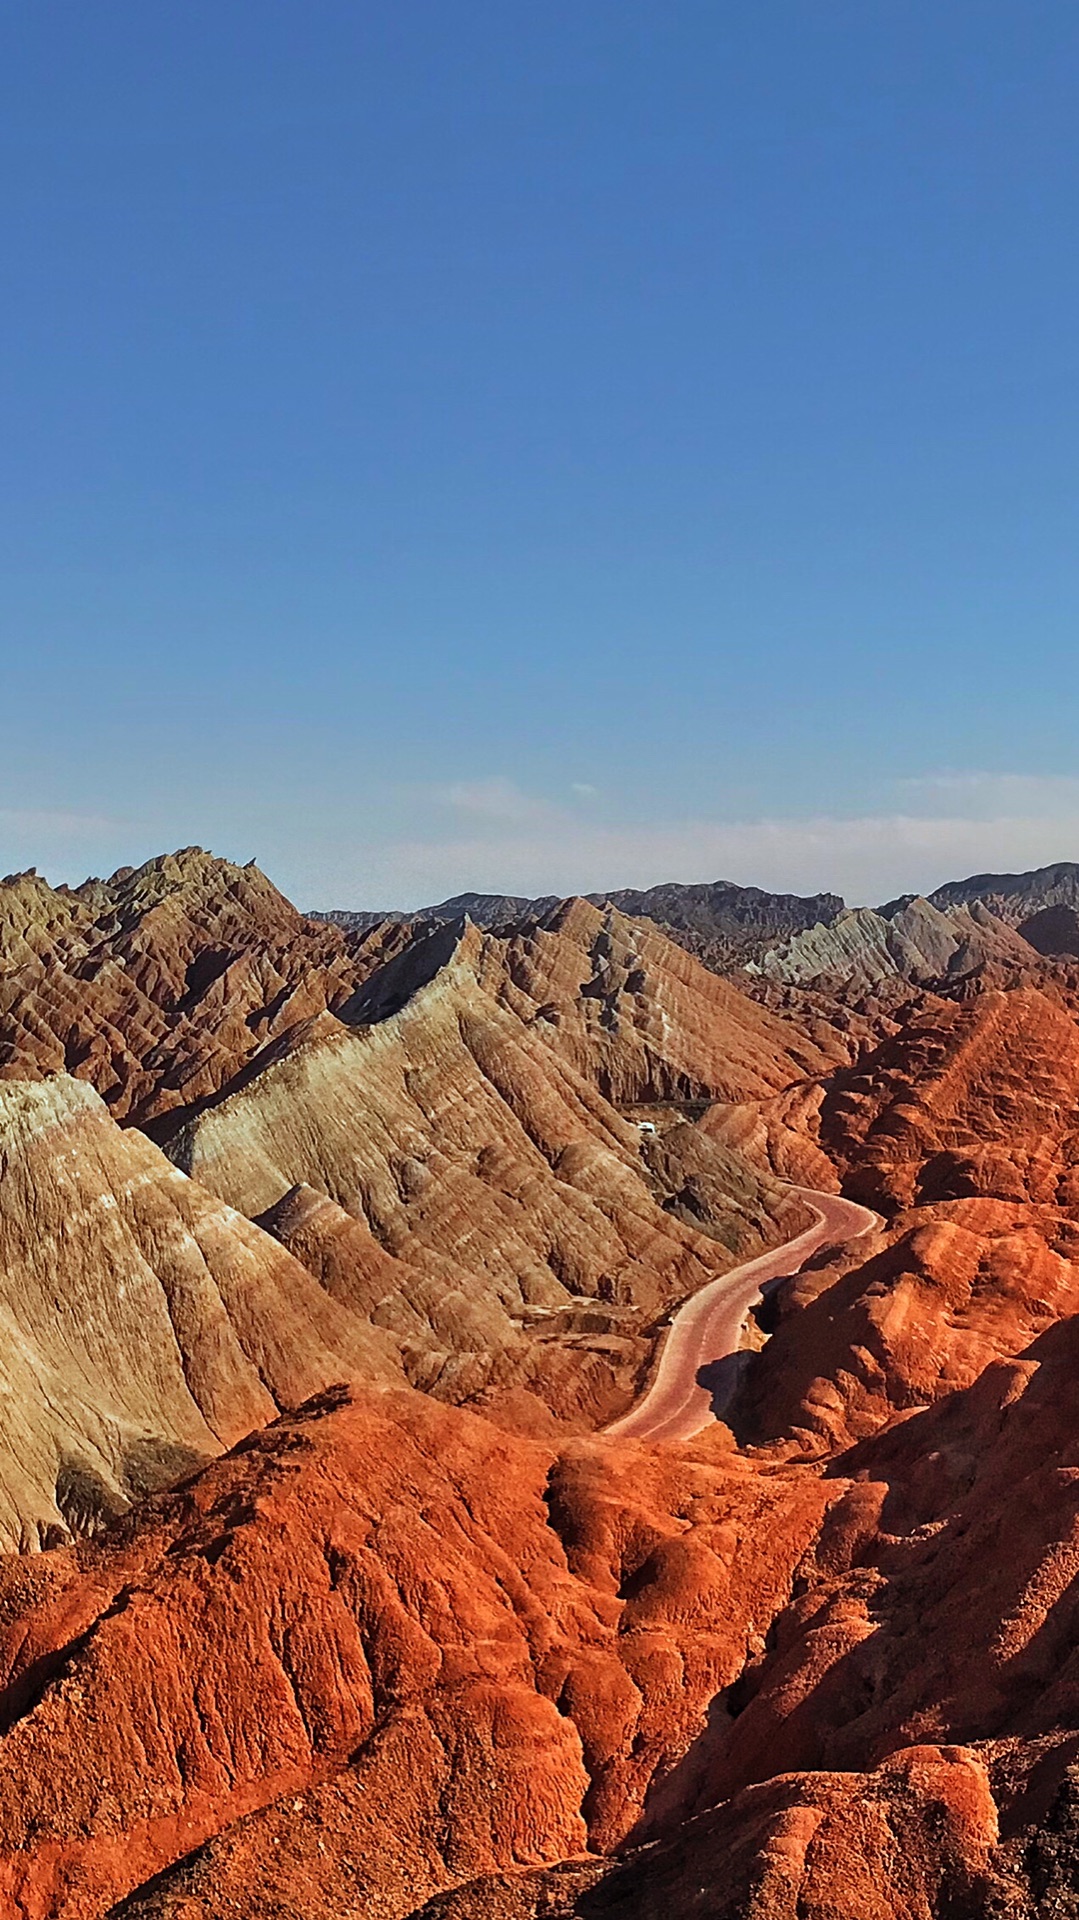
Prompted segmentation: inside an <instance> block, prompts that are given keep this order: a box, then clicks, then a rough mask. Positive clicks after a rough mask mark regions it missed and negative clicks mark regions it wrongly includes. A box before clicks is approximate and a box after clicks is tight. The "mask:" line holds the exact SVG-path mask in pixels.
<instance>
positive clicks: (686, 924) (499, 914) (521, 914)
mask: <svg viewBox="0 0 1079 1920" xmlns="http://www.w3.org/2000/svg"><path fill="white" fill-rule="evenodd" d="M581 897H582V898H583V899H585V900H587V901H588V902H589V903H590V905H592V906H594V907H606V906H611V907H616V908H617V909H618V911H619V912H620V913H626V914H629V915H630V916H631V917H632V918H633V919H636V920H653V921H655V923H656V925H657V926H659V927H662V929H663V931H664V932H665V933H667V934H669V935H670V936H671V938H672V939H674V940H676V941H677V942H678V944H679V946H683V947H686V948H688V950H689V951H690V952H691V953H696V954H698V955H699V956H700V958H701V959H704V960H706V961H707V962H708V963H709V964H710V965H711V966H713V967H716V966H737V965H739V964H741V963H742V962H744V961H745V960H749V959H752V958H754V957H755V956H756V955H757V954H759V953H761V952H764V951H766V950H767V948H768V947H770V946H772V945H774V944H776V943H777V942H779V941H781V940H784V939H786V938H788V937H789V936H790V935H791V934H795V933H799V932H802V931H803V930H804V929H806V928H808V927H814V926H818V925H820V924H821V923H824V924H825V925H830V924H831V922H832V921H833V920H835V919H836V918H837V916H838V915H839V914H840V913H842V911H843V907H844V902H843V900H842V898H841V897H840V895H839V894H837V893H817V894H811V895H808V896H802V895H800V894H795V893H769V892H767V891H766V890H765V889H764V888H762V887H739V886H736V885H735V883H734V882H733V881H731V880H710V881H696V882H691V883H682V882H680V881H666V882H664V883H663V884H661V885H659V886H655V887H647V888H644V889H639V888H636V887H621V888H614V889H611V890H609V891H606V892H604V891H600V892H597V893H586V894H584V895H582V896H581ZM558 904H559V896H558V895H557V894H544V895H542V896H541V897H539V898H538V899H535V900H531V899H527V898H525V897H524V896H522V895H519V894H508V893H458V894H454V896H453V898H452V899H450V900H442V901H440V902H439V904H438V905H437V906H433V907H418V908H416V909H415V911H413V912H406V911H401V910H398V909H393V910H390V911H388V912H386V913H370V912H361V911H357V912H350V911H349V910H347V909H344V910H333V909H331V910H328V911H321V912H312V913H311V914H309V916H308V917H309V918H310V919H312V920H325V921H329V922H330V923H331V924H332V925H334V926H337V927H342V928H344V929H345V930H347V931H350V932H361V933H366V932H367V931H369V929H370V928H371V927H374V926H378V925H380V924H381V923H383V922H385V921H387V920H390V921H406V920H407V921H412V922H421V923H422V922H427V921H452V920H460V919H461V918H462V917H463V916H464V915H465V914H467V915H468V918H469V919H470V920H471V921H472V922H473V924H474V925H475V926H477V927H483V928H484V929H485V930H487V931H490V930H493V929H494V928H496V927H505V926H510V925H513V924H515V923H517V922H520V921H523V920H541V919H543V917H544V916H545V915H546V914H548V913H550V912H551V910H552V909H553V908H554V907H556V906H558Z"/></svg>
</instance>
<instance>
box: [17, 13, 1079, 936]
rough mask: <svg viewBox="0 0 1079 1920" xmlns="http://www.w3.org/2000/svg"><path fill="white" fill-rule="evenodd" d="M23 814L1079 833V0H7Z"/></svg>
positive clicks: (289, 849) (1020, 835)
mask: <svg viewBox="0 0 1079 1920" xmlns="http://www.w3.org/2000/svg"><path fill="white" fill-rule="evenodd" d="M0 55H2V57H0V99H2V110H0V402H2V418H3V432H2V435H0V489H2V495H3V498H2V511H0V656H2V658H0V664H2V668H3V674H2V682H0V685H2V690H3V698H2V700H0V871H6V870H7V869H9V868H13V867H18V866H22V865H25V864H28V863H30V862H36V864H37V865H38V866H39V867H40V868H41V870H42V871H44V872H46V873H47V874H49V876H50V877H52V878H55V879H61V878H66V879H69V880H74V879H78V878H81V877H82V876H83V875H84V874H85V873H87V872H89V871H97V872H101V871H107V870H110V869H111V868H112V867H113V866H115V865H117V864H119V863H121V862H129V861H137V860H139V859H142V858H145V857H146V856H147V855H149V854H150V853H152V852H155V851H159V850H161V849H162V848H165V847H171V846H176V845H182V844H186V843H189V842H196V841H197V842H199V843H201V844H203V845H210V846H212V847H213V848H214V849H215V850H216V851H218V852H220V853H224V854H228V855H230V856H232V857H235V858H240V859H248V858H251V857H252V856H254V857H257V858H258V859H259V861H260V863H261V864H262V865H263V866H264V867H265V868H266V869H267V871H269V872H270V873H271V874H272V875H273V877H274V878H275V879H277V880H278V882H279V883H280V884H281V885H283V886H284V887H285V889H286V891H288V892H289V893H290V894H291V896H292V897H293V898H295V899H296V900H297V901H298V902H299V903H300V904H301V905H318V904H322V905H329V904H337V905H380V904H404V905H409V904H417V903H419V902H420V901H422V900H429V899H433V898H439V897H442V896H443V895H445V894H448V893H451V892H454V891H457V890H458V889H460V888H463V887H468V886H475V887H479V888H483V889H494V888H498V889H506V890H512V891H521V892H538V891H543V892H547V891H554V892H561V891H569V890H572V889H584V888H593V887H598V886H602V885H612V886H615V885H632V884H641V885H643V884H649V883H651V882H654V881H657V880H661V879H668V878H678V879H711V878H716V877H720V876H723V877H729V878H733V879H736V880H740V881H746V882H748V881H756V882H757V883H758V884H762V885H768V886H782V887H789V888H794V889H797V890H802V891H808V890H815V889H817V888H819V887H825V886H829V887H834V888H836V889H837V890H839V891H841V892H844V893H846V894H847V895H848V897H852V898H856V899H873V898H883V897H885V896H886V895H888V894H890V893H893V892H895V891H897V890H899V889H901V888H907V887H915V886H924V887H926V888H927V889H928V888H929V887H931V886H933V885H936V884H938V883H939V882H940V881H941V880H942V879H944V878H945V877H948V876H950V875H955V874H958V873H962V872H969V871H972V870H975V869H978V868H981V867H985V866H1023V865H1030V864H1035V863H1038V862H1040V861H1043V860H1049V859H1060V858H1076V857H1079V754H1077V749H1076V737H1077V724H1076V723H1077V720H1079V699H1077V692H1079V689H1077V666H1076V661H1077V652H1079V649H1077V640H1079V537H1077V536H1079V461H1077V454H1079V244H1077V240H1076V235H1077V233H1079V122H1077V119H1076V113H1075V102H1076V99H1077V97H1079V13H1077V12H1076V9H1075V8H1074V6H1073V5H1071V4H1070V0H1056V3H1055V4H1042V3H1040V0H1013V3H1011V4H1006V5H1005V4H1001V3H1000V0H950V4H949V5H948V6H947V7H942V6H941V5H940V4H939V0H753V4H752V5H751V6H745V5H737V6H736V5H733V4H727V3H726V0H650V3H649V4H641V3H640V0H584V4H581V0H577V3H576V4H574V5H572V6H571V5H569V4H562V0H548V3H547V4H545V5H543V6H541V7H537V6H536V5H535V4H534V0H531V3H530V4H527V5H525V4H522V3H520V0H497V4H495V0H470V3H468V4H466V3H465V0H406V4H404V5H396V6H390V5H374V4H367V3H366V0H305V4H304V5H303V6H300V5H298V4H296V0H260V4H259V5H258V6H257V7H253V6H251V5H250V4H244V5H241V4H239V0H214V4H213V5H210V4H204V0H182V4H180V0H156V3H155V5H153V6H152V7H147V6H145V5H136V4H135V0H123V4H118V3H117V0H96V4H95V5H94V6H93V7H87V6H86V5H85V4H78V5H76V4H74V0H62V3H61V0H13V4H12V5H11V6H10V7H8V8H7V9H5V12H4V17H3V20H2V22H0Z"/></svg>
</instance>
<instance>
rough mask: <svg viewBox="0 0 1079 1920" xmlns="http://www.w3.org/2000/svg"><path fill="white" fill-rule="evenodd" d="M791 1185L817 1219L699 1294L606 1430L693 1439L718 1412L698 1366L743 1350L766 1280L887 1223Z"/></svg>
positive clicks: (682, 1310)
mask: <svg viewBox="0 0 1079 1920" xmlns="http://www.w3.org/2000/svg"><path fill="white" fill-rule="evenodd" d="M791 1192H792V1193H796V1194H797V1195H798V1197H799V1199H800V1200H804V1201H805V1202H806V1204H807V1205H808V1206H810V1207H811V1208H812V1209H813V1212H814V1213H815V1214H816V1216H817V1219H816V1223H815V1225H813V1226H811V1227H807V1228H806V1230H805V1232H804V1233H800V1234H797V1235H796V1236H795V1238H794V1239H793V1240H786V1241H784V1243H783V1245H782V1246H781V1247H772V1248H771V1249H770V1250H769V1251H768V1252H767V1253H762V1254H760V1255H759V1256H758V1258H757V1259H756V1260H747V1261H746V1262H745V1263H744V1264H743V1265H742V1266H740V1267H733V1268H732V1269H731V1271H730V1273H724V1274H721V1275H720V1276H719V1278H718V1280H711V1281H709V1283H708V1285H707V1286H706V1287H702V1288H701V1290H700V1292H699V1293H694V1294H691V1296H690V1298H689V1299H688V1300H687V1301H685V1303H684V1305H682V1306H681V1307H679V1308H678V1311H677V1312H676V1314H675V1316H674V1319H673V1320H672V1321H671V1325H670V1330H669V1332H668V1334H667V1339H666V1341H665V1343H664V1347H663V1351H662V1353H661V1354H660V1358H659V1365H658V1366H657V1368H656V1371H655V1375H654V1377H653V1380H652V1384H651V1386H650V1387H649V1388H648V1389H647V1391H646V1392H645V1393H644V1394H642V1396H641V1398H640V1399H639V1400H638V1401H637V1403H636V1405H635V1406H633V1407H631V1408H630V1410H629V1412H628V1413H624V1414H623V1415H622V1418H621V1419H620V1420H615V1421H613V1422H612V1424H611V1425H610V1426H609V1427H606V1428H604V1432H605V1433H608V1434H617V1435H618V1437H619V1439H625V1440H690V1439H692V1437H693V1435H694V1434H695V1433H699V1432H700V1431H701V1428H702V1427H706V1426H708V1424H709V1423H710V1421H712V1420H713V1419H715V1417H716V1415H715V1412H714V1409H713V1405H712V1398H713V1394H712V1390H710V1389H709V1388H708V1387H702V1386H700V1385H699V1384H698V1380H697V1374H698V1372H699V1371H700V1369H701V1368H702V1367H705V1366H709V1365H711V1364H714V1362H716V1361H717V1360H725V1359H726V1358H727V1357H728V1355H730V1354H733V1353H737V1352H738V1350H739V1345H738V1343H739V1340H740V1339H741V1334H742V1327H743V1325H744V1323H745V1319H746V1315H747V1314H748V1312H749V1309H750V1307H751V1306H752V1305H753V1304H754V1302H755V1301H756V1300H757V1298H758V1297H759V1295H760V1291H761V1288H762V1287H763V1286H765V1285H766V1284H767V1282H768V1281H769V1280H775V1279H777V1278H778V1277H779V1276H780V1275H781V1274H793V1273H797V1272H798V1271H799V1269H800V1268H801V1267H802V1266H804V1264H805V1262H806V1261H807V1260H808V1259H809V1256H810V1254H811V1253H816V1252H817V1250H818V1248H820V1247H823V1246H840V1245H843V1244H844V1243H845V1242H846V1241H848V1240H859V1239H861V1237H862V1235H863V1234H865V1233H869V1232H870V1231H871V1229H872V1228H874V1227H877V1226H879V1225H880V1219H879V1216H878V1215H877V1214H875V1213H871V1212H870V1210H869V1208H868V1207H859V1206H857V1205H856V1204H855V1202H854V1201H853V1200H843V1199H841V1198H840V1196H839V1194H838V1193H817V1192H816V1191H815V1190H814V1189H813V1188H811V1187H792V1188H791Z"/></svg>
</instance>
